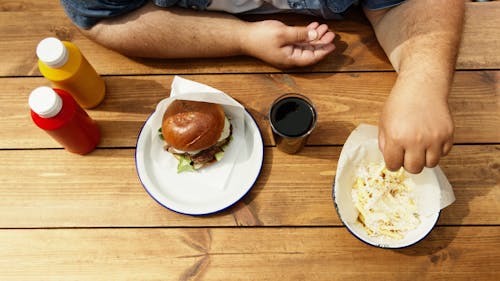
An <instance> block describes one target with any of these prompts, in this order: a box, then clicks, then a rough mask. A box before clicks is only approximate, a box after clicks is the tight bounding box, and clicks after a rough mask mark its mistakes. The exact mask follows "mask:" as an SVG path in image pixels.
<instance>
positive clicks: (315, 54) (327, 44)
mask: <svg viewBox="0 0 500 281" xmlns="http://www.w3.org/2000/svg"><path fill="white" fill-rule="evenodd" d="M249 27H250V28H249V29H248V32H247V33H246V36H244V37H243V41H242V43H241V45H242V46H243V47H242V50H243V52H244V53H245V54H247V55H251V56H254V57H256V58H259V59H261V60H263V61H265V62H267V63H270V64H272V65H274V66H276V67H279V68H289V67H297V66H307V65H312V64H315V63H317V62H319V61H320V60H322V59H323V58H324V57H326V55H328V54H329V53H331V52H332V51H333V50H334V49H335V46H334V45H333V43H332V42H333V38H334V37H335V35H334V33H333V32H331V31H329V30H328V26H327V25H326V24H321V25H320V24H319V23H317V22H313V23H311V24H309V25H308V26H307V27H296V26H287V25H285V24H283V23H281V22H279V21H276V20H265V21H260V22H253V23H249Z"/></svg>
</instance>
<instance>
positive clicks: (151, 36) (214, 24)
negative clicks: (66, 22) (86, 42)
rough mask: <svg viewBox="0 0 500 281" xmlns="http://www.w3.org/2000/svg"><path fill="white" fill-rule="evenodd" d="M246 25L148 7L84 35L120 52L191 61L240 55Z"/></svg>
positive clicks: (233, 19)
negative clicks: (199, 58)
mask: <svg viewBox="0 0 500 281" xmlns="http://www.w3.org/2000/svg"><path fill="white" fill-rule="evenodd" d="M245 25H247V23H246V22H244V21H242V20H239V19H238V18H236V17H234V16H231V15H228V14H223V13H212V12H198V11H191V10H188V9H181V8H169V9H161V8H158V7H156V6H154V5H152V4H147V5H146V6H144V7H142V8H141V9H139V10H137V11H134V12H132V13H130V14H127V15H125V16H122V17H118V18H116V19H109V20H103V21H101V22H100V23H99V24H97V25H96V26H94V27H93V28H91V29H90V30H85V31H84V33H85V34H86V35H87V36H89V37H90V38H92V39H93V40H95V41H97V42H98V43H100V44H102V45H104V46H106V47H108V48H111V49H113V50H115V51H118V52H120V53H123V54H126V55H129V56H137V57H155V58H193V57H223V56H233V55H240V54H242V50H241V40H242V39H241V35H242V32H243V30H244V28H245Z"/></svg>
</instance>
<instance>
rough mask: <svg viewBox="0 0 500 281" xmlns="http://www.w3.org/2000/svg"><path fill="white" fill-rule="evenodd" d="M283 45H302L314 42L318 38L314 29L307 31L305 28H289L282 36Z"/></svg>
mask: <svg viewBox="0 0 500 281" xmlns="http://www.w3.org/2000/svg"><path fill="white" fill-rule="evenodd" d="M284 35H285V36H284V38H285V41H286V42H285V43H287V44H293V43H304V42H310V41H313V40H316V39H317V37H318V32H317V31H316V30H315V29H309V28H307V27H292V26H291V27H289V28H287V29H286V32H285V34H284Z"/></svg>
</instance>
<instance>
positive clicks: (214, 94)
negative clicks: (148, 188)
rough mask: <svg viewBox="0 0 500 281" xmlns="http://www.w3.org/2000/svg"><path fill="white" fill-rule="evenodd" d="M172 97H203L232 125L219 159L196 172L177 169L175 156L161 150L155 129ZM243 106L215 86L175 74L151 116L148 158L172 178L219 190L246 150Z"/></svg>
mask: <svg viewBox="0 0 500 281" xmlns="http://www.w3.org/2000/svg"><path fill="white" fill-rule="evenodd" d="M174 100H192V101H205V102H211V103H218V104H221V105H222V106H223V108H224V112H225V113H226V116H227V117H228V119H229V122H230V123H231V125H232V136H233V139H232V140H231V142H230V143H229V146H228V147H227V149H226V150H225V152H224V157H223V158H222V160H221V161H219V162H217V163H214V164H213V165H210V166H207V167H204V168H202V169H200V170H198V171H196V172H183V173H177V164H178V160H177V159H176V158H175V157H174V156H173V155H172V154H170V153H169V152H167V151H165V149H164V141H163V140H162V139H160V138H159V136H158V133H157V131H158V129H159V128H161V125H162V120H163V114H164V113H165V110H166V109H167V107H168V106H169V105H170V103H171V102H173V101H174ZM244 110H245V109H244V107H243V106H242V105H241V104H240V103H238V102H237V101H236V100H234V99H233V98H231V97H230V96H229V95H227V94H225V93H223V92H221V91H219V90H217V89H214V88H212V87H209V86H207V85H204V84H201V83H198V82H194V81H191V80H187V79H184V78H181V77H179V76H175V77H174V80H173V82H172V86H171V92H170V97H168V98H165V99H164V100H162V101H160V102H159V103H158V105H157V107H156V110H155V112H154V113H153V115H152V116H151V122H150V124H151V125H150V127H151V128H149V129H151V130H152V131H153V134H152V135H151V150H150V152H149V153H150V155H151V159H153V161H154V163H155V165H160V167H161V168H162V169H164V171H165V173H168V174H169V178H171V179H172V181H173V182H182V183H183V184H186V185H190V186H193V185H194V186H196V185H199V186H204V187H207V188H217V189H219V190H220V189H224V188H225V186H226V183H227V180H228V178H229V176H230V175H231V173H232V170H233V167H234V165H235V163H236V160H237V156H238V154H246V149H247V145H246V144H245V123H244V122H245V119H244Z"/></svg>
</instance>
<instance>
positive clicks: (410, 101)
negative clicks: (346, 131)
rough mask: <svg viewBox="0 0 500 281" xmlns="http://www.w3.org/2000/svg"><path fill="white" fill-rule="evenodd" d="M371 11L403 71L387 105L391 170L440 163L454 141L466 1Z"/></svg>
mask: <svg viewBox="0 0 500 281" xmlns="http://www.w3.org/2000/svg"><path fill="white" fill-rule="evenodd" d="M365 14H366V16H367V17H368V19H369V20H370V22H371V23H372V25H373V28H374V30H375V33H376V36H377V39H378V41H379V43H380V45H381V46H382V48H383V49H384V51H385V52H386V54H387V56H388V57H389V60H390V61H391V63H392V65H393V66H394V68H395V70H396V71H397V72H398V78H397V80H396V83H395V84H394V87H393V89H392V90H391V93H390V96H389V98H388V99H387V101H386V103H385V105H384V108H383V110H382V113H381V116H380V121H379V130H380V131H379V146H380V149H381V151H382V153H383V155H384V160H385V162H386V165H387V167H388V168H389V169H391V170H396V169H399V168H400V167H401V166H403V167H404V168H405V169H406V170H407V171H409V172H411V173H419V172H420V171H421V170H422V169H423V167H424V166H426V167H434V166H436V165H437V164H438V162H439V160H440V158H441V157H442V156H444V155H446V154H448V152H449V151H450V149H451V147H452V145H453V131H454V127H453V121H452V117H451V114H450V111H449V108H448V101H447V99H448V94H449V92H450V88H451V83H452V80H453V73H454V70H455V62H456V57H457V51H458V46H459V42H460V38H461V33H462V25H463V15H464V2H463V1H460V0H440V1H432V0H408V1H407V2H404V3H402V4H401V5H399V6H395V7H393V8H390V9H385V10H381V11H369V10H366V9H365Z"/></svg>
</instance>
